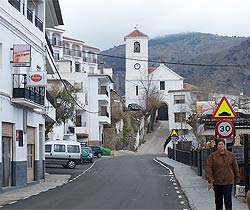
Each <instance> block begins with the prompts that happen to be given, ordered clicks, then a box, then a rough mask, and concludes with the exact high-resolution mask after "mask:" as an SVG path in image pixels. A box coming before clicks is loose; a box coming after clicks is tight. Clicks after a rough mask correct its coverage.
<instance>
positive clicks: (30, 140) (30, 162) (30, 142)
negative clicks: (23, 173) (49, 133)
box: [27, 127, 35, 183]
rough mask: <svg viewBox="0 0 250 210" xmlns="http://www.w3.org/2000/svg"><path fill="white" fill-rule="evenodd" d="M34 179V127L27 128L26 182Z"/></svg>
mask: <svg viewBox="0 0 250 210" xmlns="http://www.w3.org/2000/svg"><path fill="white" fill-rule="evenodd" d="M34 179H35V128H31V127H28V128H27V182H28V183H29V182H32V181H34Z"/></svg>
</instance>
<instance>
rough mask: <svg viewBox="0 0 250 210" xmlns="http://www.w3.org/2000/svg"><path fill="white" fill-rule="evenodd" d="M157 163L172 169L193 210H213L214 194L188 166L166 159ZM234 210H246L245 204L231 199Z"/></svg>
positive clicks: (159, 159) (158, 158)
mask: <svg viewBox="0 0 250 210" xmlns="http://www.w3.org/2000/svg"><path fill="white" fill-rule="evenodd" d="M156 159H157V160H158V161H160V162H162V163H165V164H167V165H169V166H171V167H173V168H174V171H173V172H174V174H175V176H176V179H177V180H178V181H179V183H180V185H181V188H182V190H183V191H184V193H185V194H186V196H187V198H188V201H189V204H190V207H191V208H192V209H193V210H213V209H215V205H214V192H213V190H210V191H208V190H207V182H206V181H205V180H204V179H202V178H201V177H200V176H198V175H197V174H196V173H195V172H194V171H193V170H192V168H191V167H190V166H187V165H184V164H182V163H179V162H177V161H174V160H172V159H169V158H168V157H157V158H156ZM233 209H234V210H246V209H248V208H247V204H246V203H243V202H242V201H240V200H238V199H236V198H234V197H233Z"/></svg>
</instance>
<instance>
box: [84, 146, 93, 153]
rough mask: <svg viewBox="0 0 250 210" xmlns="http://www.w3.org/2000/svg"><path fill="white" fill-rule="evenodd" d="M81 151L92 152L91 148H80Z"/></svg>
mask: <svg viewBox="0 0 250 210" xmlns="http://www.w3.org/2000/svg"><path fill="white" fill-rule="evenodd" d="M82 150H84V151H86V152H88V153H91V152H92V150H91V148H89V147H82Z"/></svg>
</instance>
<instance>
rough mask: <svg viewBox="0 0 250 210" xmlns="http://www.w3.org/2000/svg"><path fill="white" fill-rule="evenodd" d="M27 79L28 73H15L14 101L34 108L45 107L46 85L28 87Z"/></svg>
mask: <svg viewBox="0 0 250 210" xmlns="http://www.w3.org/2000/svg"><path fill="white" fill-rule="evenodd" d="M26 79H27V78H26V75H20V74H14V75H13V82H14V84H13V87H14V88H13V95H12V102H13V103H16V104H20V105H22V106H26V107H29V108H32V109H41V108H43V106H44V97H45V87H27V86H26V82H25V81H26Z"/></svg>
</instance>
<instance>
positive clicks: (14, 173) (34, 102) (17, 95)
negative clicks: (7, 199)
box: [0, 0, 60, 192]
mask: <svg viewBox="0 0 250 210" xmlns="http://www.w3.org/2000/svg"><path fill="white" fill-rule="evenodd" d="M56 3H58V1H56ZM50 6H52V8H49V7H50ZM53 6H54V5H53V4H50V3H45V1H44V0H40V1H36V0H34V1H28V0H21V1H8V0H2V1H1V3H0V31H1V33H0V78H1V82H0V99H1V103H0V119H1V122H0V138H1V141H0V151H2V158H1V159H0V170H1V173H0V174H1V177H0V187H1V190H0V191H1V192H2V191H4V190H5V187H8V188H11V187H12V186H15V187H14V188H16V187H18V186H25V185H26V184H27V183H29V182H33V181H37V182H39V181H40V179H43V178H44V175H45V171H44V139H45V133H44V131H45V117H44V115H43V110H44V107H45V106H46V103H48V102H47V101H46V88H45V87H44V86H34V87H28V86H27V83H26V81H27V80H28V77H27V74H28V73H29V72H33V73H36V72H46V71H47V68H46V65H45V64H46V60H47V57H46V53H45V46H46V40H45V33H44V28H45V24H46V21H45V20H46V19H45V10H47V9H50V12H51V13H53V12H54V14H55V13H56V11H55V10H54V7H53ZM59 15H60V14H59ZM55 16H56V15H55ZM55 16H54V17H55ZM54 17H50V18H51V20H52V19H53V18H54ZM54 19H56V18H54ZM56 22H57V21H56V20H55V22H54V23H56ZM51 25H53V24H51ZM15 45H24V47H22V49H24V48H27V49H28V48H29V49H30V50H27V51H19V52H18V53H16V54H15V56H14V55H13V53H14V50H15V47H14V46H15ZM27 58H28V59H27ZM29 58H30V59H29ZM23 61H25V62H27V63H24V62H23ZM21 63H22V64H21ZM16 65H19V67H15V66H16ZM20 65H22V67H20ZM24 65H25V66H26V67H23V66H24ZM36 76H37V75H36ZM33 79H34V81H35V80H36V79H35V78H33ZM39 79H41V78H39ZM42 79H43V80H44V79H46V78H42Z"/></svg>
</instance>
